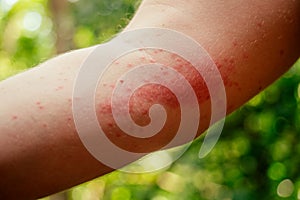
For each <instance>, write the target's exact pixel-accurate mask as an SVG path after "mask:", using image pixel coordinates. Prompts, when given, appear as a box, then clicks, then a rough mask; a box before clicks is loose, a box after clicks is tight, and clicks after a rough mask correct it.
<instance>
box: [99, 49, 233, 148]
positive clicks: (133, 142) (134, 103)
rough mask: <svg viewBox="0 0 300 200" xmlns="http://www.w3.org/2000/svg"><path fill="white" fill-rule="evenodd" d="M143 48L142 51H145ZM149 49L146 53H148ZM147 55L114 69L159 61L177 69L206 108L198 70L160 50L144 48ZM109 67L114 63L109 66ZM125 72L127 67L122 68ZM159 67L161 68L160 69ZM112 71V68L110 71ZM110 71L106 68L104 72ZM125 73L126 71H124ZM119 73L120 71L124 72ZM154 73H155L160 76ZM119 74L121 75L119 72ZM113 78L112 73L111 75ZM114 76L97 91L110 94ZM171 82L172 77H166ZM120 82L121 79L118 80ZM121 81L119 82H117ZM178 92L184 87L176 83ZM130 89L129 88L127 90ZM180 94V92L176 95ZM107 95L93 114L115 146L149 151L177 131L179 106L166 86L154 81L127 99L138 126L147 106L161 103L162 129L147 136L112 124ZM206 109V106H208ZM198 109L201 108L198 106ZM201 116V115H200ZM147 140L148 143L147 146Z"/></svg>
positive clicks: (144, 119)
mask: <svg viewBox="0 0 300 200" xmlns="http://www.w3.org/2000/svg"><path fill="white" fill-rule="evenodd" d="M145 51H146V50H145ZM149 51H150V53H149ZM147 53H149V56H151V57H153V58H154V59H155V60H154V59H149V60H148V59H145V60H144V59H141V58H140V57H138V58H137V61H136V62H133V63H135V64H134V65H133V64H132V63H129V64H127V65H126V62H125V64H124V65H123V66H118V70H123V69H120V67H126V66H127V67H130V68H131V67H133V66H137V65H139V64H147V63H149V62H150V63H152V62H156V63H160V64H163V65H165V66H167V67H170V68H173V69H174V70H176V71H178V73H180V74H181V75H183V76H184V77H185V79H186V80H187V81H188V82H189V83H190V85H191V87H192V88H193V89H194V91H195V94H196V96H197V98H198V102H199V105H200V104H202V103H204V102H208V103H206V105H205V106H206V107H208V108H209V98H210V96H209V93H208V89H207V87H206V84H205V82H204V80H203V78H202V77H201V75H200V74H199V73H198V71H197V70H196V69H195V68H194V67H193V66H191V64H189V63H188V62H187V61H185V60H184V59H182V58H181V57H179V56H178V55H176V54H172V53H167V52H164V51H163V50H161V49H159V50H147ZM141 62H142V63H141ZM228 62H229V63H228V64H230V65H233V63H234V60H233V59H229V60H228ZM111 67H112V69H113V67H116V66H111ZM126 70H127V71H128V70H130V69H126ZM162 70H163V69H162ZM111 71H112V72H113V70H111ZM107 72H108V73H109V72H110V71H109V70H108V71H107ZM124 73H126V71H125V72H124ZM124 73H123V74H124ZM167 73H168V72H162V74H161V75H162V76H164V75H167ZM123 74H122V75H123ZM161 75H157V76H161ZM120 76H121V75H120ZM112 77H114V76H112ZM118 78H120V77H115V80H107V81H106V82H107V83H108V84H109V85H110V87H106V88H103V86H104V84H103V83H100V84H99V88H98V89H99V91H101V90H104V89H105V90H106V91H107V90H108V91H109V94H111V95H112V91H113V89H114V87H115V83H117V81H118ZM170 81H171V82H172V81H174V82H176V80H170ZM120 82H121V81H120ZM121 83H122V82H121ZM178 86H179V88H178V91H179V95H185V92H186V89H185V87H184V86H182V85H178ZM128 92H131V91H128ZM180 93H182V94H180ZM110 98H111V96H109V95H108V98H107V99H105V100H104V101H102V102H99V103H98V104H97V109H96V110H97V117H98V120H99V124H100V125H101V128H102V130H103V131H104V133H105V134H106V135H107V137H108V138H109V139H110V140H111V141H112V142H113V143H114V144H115V145H117V146H118V147H120V148H123V149H125V150H128V151H132V152H150V151H155V150H158V149H161V148H162V147H164V146H165V145H166V144H167V143H168V142H169V141H170V140H172V138H173V137H174V136H175V134H176V133H177V131H178V127H179V124H180V121H181V119H180V116H181V111H180V105H179V102H178V100H177V98H176V96H175V95H174V94H173V93H172V91H170V90H169V89H168V88H166V87H164V86H162V85H157V84H147V85H144V86H142V87H140V88H139V89H137V90H135V91H134V93H133V95H132V96H131V98H130V100H129V114H130V115H131V118H132V120H133V121H134V122H135V123H136V124H137V125H140V126H146V125H148V124H149V123H150V118H149V109H150V108H151V106H152V105H154V104H159V105H162V106H163V107H164V108H165V111H166V113H167V119H166V124H165V126H164V127H162V130H161V131H160V132H159V133H157V134H156V135H154V136H153V137H151V138H136V137H132V136H130V135H128V134H126V133H124V132H123V131H122V130H120V128H119V127H118V125H117V124H116V122H115V120H114V118H113V116H112V108H111V99H110ZM126 103H127V102H118V105H116V108H118V107H120V106H125V105H126ZM209 109H210V108H209ZM200 110H201V108H200ZM205 114H206V116H209V111H208V112H206V113H205ZM201 117H202V116H201ZM149 142H151V145H149Z"/></svg>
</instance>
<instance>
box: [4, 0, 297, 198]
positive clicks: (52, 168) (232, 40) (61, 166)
mask: <svg viewBox="0 0 300 200" xmlns="http://www.w3.org/2000/svg"><path fill="white" fill-rule="evenodd" d="M247 4H249V5H247ZM149 26H150V27H165V28H170V29H174V30H178V31H180V32H183V33H185V34H186V35H189V36H191V37H192V38H194V39H195V40H197V41H198V42H199V43H200V44H201V45H202V46H203V47H204V48H206V50H207V51H208V52H209V54H210V55H211V57H212V58H213V59H214V61H215V62H216V63H217V65H218V68H219V70H220V72H221V74H222V77H223V79H224V82H225V87H226V93H227V98H228V99H227V102H228V105H227V107H228V113H230V112H232V111H233V110H234V109H235V108H237V107H239V106H240V105H242V104H243V103H245V102H246V101H247V100H248V99H249V98H251V97H252V96H253V95H255V94H257V93H258V92H259V91H261V90H262V89H263V88H264V87H266V86H267V85H268V84H270V83H271V82H273V81H274V80H275V79H276V78H278V77H279V76H280V75H281V74H283V73H284V72H285V71H286V70H287V69H288V68H289V67H290V66H291V65H292V64H293V63H294V62H295V61H296V59H297V58H298V57H299V55H300V46H299V42H300V41H299V37H298V36H299V35H300V2H298V1H292V0H289V1H285V0H282V1H280V0H278V1H270V0H265V1H253V2H245V1H241V2H238V1H226V2H221V3H220V2H218V1H215V0H213V1H204V0H203V1H198V0H197V1H190V2H189V3H187V1H180V0H176V1H171V0H170V1H169V0H164V1H154V0H145V1H144V2H143V3H142V5H141V6H140V8H139V10H138V12H137V14H136V16H135V17H134V19H133V20H132V21H131V23H130V24H129V26H128V27H127V29H128V30H130V29H134V28H142V27H149ZM92 50H93V48H88V49H82V50H79V51H73V52H70V53H67V54H64V55H62V56H59V57H57V58H54V59H51V60H49V61H48V62H46V63H44V64H42V65H41V66H40V67H37V68H35V69H33V70H29V71H27V72H25V73H22V74H20V75H17V76H15V77H12V78H9V79H7V80H5V81H3V82H1V84H0V91H1V94H0V95H1V97H0V99H1V105H0V110H1V112H0V119H1V120H0V133H1V135H0V147H1V153H0V174H1V181H0V188H1V189H0V198H4V199H5V198H6V199H12V198H18V197H22V198H26V197H28V198H36V197H41V196H45V195H48V194H51V193H54V192H57V191H60V190H63V189H66V188H69V187H71V186H74V185H77V184H79V183H82V182H85V181H87V180H90V179H92V178H95V177H97V176H100V175H103V174H105V173H108V172H109V171H111V170H112V169H110V168H108V167H106V166H105V165H103V164H101V163H99V162H98V161H97V160H95V159H94V158H93V157H92V156H91V155H90V154H89V153H88V152H87V150H86V149H85V148H84V146H83V145H82V143H81V141H80V140H79V138H78V135H77V133H76V130H75V126H74V122H73V119H72V110H71V102H70V99H71V95H72V88H73V81H74V80H75V76H76V74H77V72H78V69H79V67H80V64H81V63H82V62H83V61H84V59H85V58H86V57H87V56H88V54H89V53H90V52H91V51H92ZM149 54H150V55H151V56H152V57H153V58H155V60H156V61H160V62H163V63H168V64H170V65H171V66H174V68H175V67H176V61H175V60H174V58H172V57H171V56H170V55H168V54H164V53H161V54H159V55H156V56H155V55H152V54H151V52H149ZM140 57H141V55H140V53H135V54H133V55H131V56H130V57H126V58H124V61H123V63H124V66H125V65H126V66H129V67H130V66H131V65H129V64H132V63H135V64H139V62H141V61H140V59H139V58H140ZM113 68H114V69H113ZM116 69H118V70H116ZM187 69H188V66H187V68H182V69H181V70H182V71H181V72H182V73H183V74H186V75H191V76H190V80H189V81H194V84H195V87H200V88H201V87H203V86H202V85H203V84H202V82H203V81H202V80H201V79H200V78H199V79H198V78H196V79H195V78H193V77H195V76H193V74H192V72H191V71H189V70H187ZM122 70H124V69H123V68H122V67H121V68H119V67H116V66H112V72H111V73H108V74H107V75H106V77H104V79H105V80H108V81H109V80H115V79H116V77H118V76H119V75H120V74H122ZM144 90H145V91H146V93H145V92H143V91H141V93H140V94H139V95H136V97H135V99H134V102H133V106H132V110H131V112H132V117H133V119H135V120H136V121H138V123H140V124H146V123H147V122H148V118H147V116H146V114H145V112H144V110H145V109H147V108H148V106H149V105H147V104H146V103H145V102H150V101H146V100H150V99H152V97H153V96H154V97H158V98H159V101H160V103H161V104H163V105H164V106H165V107H166V108H167V111H168V112H170V114H172V116H176V113H177V112H178V108H177V107H176V104H175V107H174V104H172V105H171V104H170V102H169V101H168V92H167V91H166V92H165V91H163V92H160V93H159V94H161V95H160V96H158V95H157V94H155V91H156V92H157V89H155V90H154V89H153V88H145V89H144ZM110 92H111V88H110V87H103V88H101V93H100V92H99V91H98V95H97V102H96V103H97V106H98V109H97V112H98V113H97V114H98V117H103V118H104V119H106V120H105V122H100V123H102V124H101V125H102V126H103V128H104V129H107V130H112V133H113V134H112V137H113V138H112V139H114V138H115V140H120V138H119V137H118V135H119V132H118V130H117V129H111V126H113V127H114V124H113V123H114V122H113V121H110V120H112V119H111V115H110V113H109V112H107V111H105V106H106V105H107V98H108V97H109V95H110ZM153 92H154V93H153ZM149 93H151V94H153V96H149V95H147V94H149ZM198 100H199V102H200V108H201V126H200V128H199V134H200V133H202V132H203V131H204V130H205V129H206V128H207V126H208V121H209V112H210V110H209V99H205V98H204V99H203V98H202V97H201V96H199V98H198ZM150 103H151V102H150ZM177 114H178V113H177ZM139 120H140V121H139ZM168 120H171V121H172V120H173V123H171V124H174V123H175V124H176V122H177V121H176V119H173V118H170V119H168ZM170 129H172V126H169V127H167V129H165V131H164V132H163V135H164V137H162V138H159V139H157V140H155V141H151V142H149V141H147V142H145V143H144V145H139V144H138V143H136V141H132V140H131V139H130V138H126V137H125V138H124V139H123V140H120V141H121V143H122V144H120V145H123V146H125V147H126V148H128V149H129V150H132V151H143V152H148V151H152V150H154V149H157V148H159V147H160V145H162V144H164V143H165V142H167V141H168V140H169V139H170V138H171V137H172V133H173V131H172V130H171V131H170ZM1 195H2V196H1Z"/></svg>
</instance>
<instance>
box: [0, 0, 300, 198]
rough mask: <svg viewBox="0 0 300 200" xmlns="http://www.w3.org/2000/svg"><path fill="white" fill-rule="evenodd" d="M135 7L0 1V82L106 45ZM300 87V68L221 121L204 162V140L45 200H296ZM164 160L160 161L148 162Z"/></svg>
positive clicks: (113, 2)
mask: <svg viewBox="0 0 300 200" xmlns="http://www.w3.org/2000/svg"><path fill="white" fill-rule="evenodd" d="M139 3H140V1H137V0H69V1H65V0H0V80H3V79H5V78H7V77H9V76H11V75H14V74H16V73H19V72H21V71H23V70H26V69H28V68H30V67H33V66H35V65H37V64H39V63H40V62H42V61H44V60H46V59H49V58H51V57H53V56H55V55H57V54H59V53H62V52H65V51H68V50H71V49H77V48H83V47H88V46H91V45H95V44H99V43H101V42H104V41H107V40H108V39H109V38H111V37H112V36H113V35H114V34H116V33H118V32H119V31H120V30H122V28H123V27H124V26H125V25H126V24H127V23H128V22H129V20H130V18H131V17H132V16H133V14H134V12H135V10H136V8H137V7H138V5H139ZM299 45H300V44H299ZM299 83H300V62H298V64H295V66H294V67H293V68H292V69H291V70H289V72H287V73H286V74H285V75H284V76H283V77H282V78H281V79H280V80H278V81H277V82H276V83H274V84H273V85H271V86H270V87H268V88H267V89H266V90H265V91H263V92H262V93H260V94H259V95H257V96H256V97H254V98H253V99H252V100H251V101H249V102H248V103H247V104H246V105H244V106H243V107H242V108H240V109H239V110H237V111H236V112H234V113H233V114H231V115H230V116H229V117H227V118H226V124H225V128H224V130H223V133H222V135H221V138H220V140H219V142H218V143H217V145H216V147H215V148H214V149H213V151H212V152H211V153H210V154H209V155H208V156H207V157H205V158H204V159H199V158H198V152H199V148H200V146H201V141H202V140H203V137H202V138H200V139H198V140H197V141H195V142H193V144H192V145H191V147H190V148H189V150H188V151H187V152H186V153H185V154H184V155H183V156H182V157H181V158H180V159H179V160H178V161H177V162H175V163H173V164H172V165H171V166H169V167H167V168H166V169H163V170H160V171H158V172H154V173H145V174H130V173H124V172H120V171H116V172H113V173H111V174H108V175H106V176H103V177H100V178H98V179H96V180H93V181H90V182H87V183H84V184H82V185H80V186H77V187H74V188H72V189H70V190H68V191H65V192H62V193H60V194H56V195H53V196H51V197H47V198H44V199H51V200H59V199H69V200H81V199H82V200H94V199H105V200H106V199H107V200H108V199H109V200H110V199H111V200H140V199H142V200H143V199H149V200H177V199H178V200H179V199H180V200H181V199H187V200H189V199H191V200H202V199H207V200H211V199H224V200H231V199H232V200H247V199H300V173H299V172H300V170H299V167H300V157H299V155H300V142H298V141H300V115H299V114H300V113H299V111H300V84H299ZM168 156H169V154H168V153H161V154H158V155H156V157H155V159H154V161H153V162H159V161H164V160H165V159H168ZM298 157H299V158H298ZM150 164H151V163H150ZM152 164H153V163H152ZM134 167H136V166H134V165H133V166H131V168H132V169H134ZM20 199H22V197H20Z"/></svg>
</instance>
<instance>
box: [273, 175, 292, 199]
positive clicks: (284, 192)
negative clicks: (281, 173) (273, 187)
mask: <svg viewBox="0 0 300 200" xmlns="http://www.w3.org/2000/svg"><path fill="white" fill-rule="evenodd" d="M293 191H294V184H293V182H292V181H291V180H290V179H285V180H283V181H281V182H280V183H279V185H278V187H277V194H278V196H280V197H284V198H287V197H290V196H291V195H292V194H293Z"/></svg>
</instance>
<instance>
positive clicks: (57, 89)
mask: <svg viewBox="0 0 300 200" xmlns="http://www.w3.org/2000/svg"><path fill="white" fill-rule="evenodd" d="M62 89H64V86H58V87H57V88H56V89H55V90H56V91H59V90H62Z"/></svg>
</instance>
